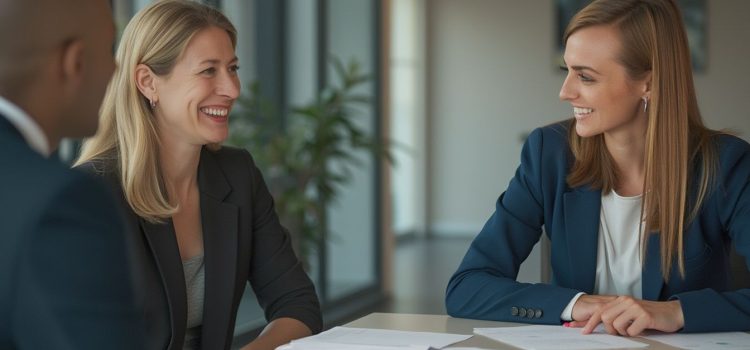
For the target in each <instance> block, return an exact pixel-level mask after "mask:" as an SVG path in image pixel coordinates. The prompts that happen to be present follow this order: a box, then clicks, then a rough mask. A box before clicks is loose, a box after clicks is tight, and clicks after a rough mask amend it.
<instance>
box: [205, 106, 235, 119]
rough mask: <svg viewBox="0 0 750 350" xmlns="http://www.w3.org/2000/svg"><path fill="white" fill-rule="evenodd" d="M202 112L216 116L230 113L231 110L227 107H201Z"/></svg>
mask: <svg viewBox="0 0 750 350" xmlns="http://www.w3.org/2000/svg"><path fill="white" fill-rule="evenodd" d="M201 112H203V113H206V114H208V115H212V116H215V117H223V116H225V115H227V113H229V110H228V109H225V108H201Z"/></svg>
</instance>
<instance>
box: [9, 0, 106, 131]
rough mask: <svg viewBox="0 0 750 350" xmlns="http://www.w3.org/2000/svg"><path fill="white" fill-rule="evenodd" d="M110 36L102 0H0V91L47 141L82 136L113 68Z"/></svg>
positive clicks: (96, 107)
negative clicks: (33, 122) (24, 113)
mask: <svg viewBox="0 0 750 350" xmlns="http://www.w3.org/2000/svg"><path fill="white" fill-rule="evenodd" d="M113 40H114V24H113V21H112V13H111V9H110V7H109V1H108V0H0V95H2V96H4V97H5V98H7V99H9V100H11V101H12V102H14V103H15V104H17V105H19V107H21V108H22V109H24V110H25V111H26V112H27V113H28V114H29V115H30V116H31V117H32V118H34V119H35V120H37V122H38V123H39V124H40V126H41V127H42V129H44V131H45V133H47V134H48V136H49V138H51V140H50V141H51V144H56V141H57V140H56V139H59V137H81V136H88V135H89V134H90V133H92V132H94V131H95V127H96V117H97V112H98V106H99V104H100V103H101V97H102V95H103V92H104V91H103V90H105V89H106V83H107V82H108V80H109V78H110V76H111V73H112V69H113V68H114V64H113V58H112V45H113ZM98 90H100V91H98ZM91 100H93V101H91ZM40 101H44V103H43V104H40V103H39V102H40ZM74 109H77V110H74ZM87 112H88V113H87ZM76 113H77V114H82V113H83V114H86V115H85V116H81V117H77V116H76V115H75V114H76ZM92 117H93V122H94V125H93V127H94V128H93V129H92V127H91V122H92ZM71 118H73V119H71ZM76 118H77V119H76ZM81 118H86V119H85V120H82V119H81ZM84 124H88V125H84ZM58 134H59V135H58ZM57 136H59V137H57Z"/></svg>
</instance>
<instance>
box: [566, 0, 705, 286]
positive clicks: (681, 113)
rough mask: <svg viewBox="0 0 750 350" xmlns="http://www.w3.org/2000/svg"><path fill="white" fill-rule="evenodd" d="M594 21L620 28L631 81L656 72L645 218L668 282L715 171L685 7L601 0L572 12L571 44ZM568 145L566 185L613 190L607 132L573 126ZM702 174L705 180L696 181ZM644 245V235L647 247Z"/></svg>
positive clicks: (667, 0)
mask: <svg viewBox="0 0 750 350" xmlns="http://www.w3.org/2000/svg"><path fill="white" fill-rule="evenodd" d="M596 25H612V26H614V27H615V28H617V29H618V30H619V33H620V38H621V39H622V52H620V55H619V58H618V59H619V61H620V63H621V64H622V65H623V66H624V67H625V68H626V69H627V72H628V75H629V76H630V77H631V78H633V79H638V78H642V77H643V76H644V75H645V74H647V73H648V72H651V99H650V100H649V102H648V126H647V131H646V147H645V153H646V154H645V183H644V192H643V197H642V209H641V210H642V218H643V220H644V221H645V232H647V233H656V232H659V235H660V245H661V251H660V253H661V267H662V275H663V276H664V279H665V280H669V275H670V271H671V270H672V267H673V265H672V264H673V262H674V261H675V259H676V260H677V264H678V268H679V272H680V276H681V277H683V278H684V276H685V263H684V260H685V256H684V255H685V254H684V249H683V241H684V238H683V234H684V231H685V228H686V227H687V225H688V224H689V222H690V221H692V219H693V218H695V216H696V215H697V214H698V212H699V210H700V207H701V204H702V203H703V200H704V199H705V198H706V196H707V195H708V193H709V190H710V188H711V183H712V179H713V178H714V176H715V173H716V171H717V170H716V169H717V162H718V160H717V151H716V147H715V145H714V144H713V143H712V142H711V140H712V139H713V136H714V135H716V134H718V132H717V131H714V130H710V129H708V128H706V127H705V126H704V125H703V121H702V119H701V115H700V111H699V110H698V102H697V99H696V97H695V88H694V86H693V74H692V66H691V64H690V50H689V48H688V41H687V36H686V34H685V29H684V24H683V22H682V15H681V13H680V9H679V8H678V6H677V5H676V4H675V1H674V0H597V1H594V2H592V3H591V4H590V5H588V6H587V7H585V8H584V9H583V10H581V11H580V12H579V13H578V14H576V15H575V17H573V19H572V20H571V22H570V24H569V25H568V28H567V29H566V31H565V36H564V40H565V42H567V40H568V38H569V37H570V35H571V34H573V33H575V32H576V31H578V30H580V29H582V28H586V27H590V26H596ZM573 123H575V121H573ZM569 143H570V147H571V149H572V152H573V155H574V157H575V160H574V163H573V166H572V169H571V172H570V174H569V175H568V178H567V182H568V184H569V185H570V186H572V187H577V186H583V185H589V186H591V187H593V188H598V189H601V190H602V192H603V193H609V191H612V190H613V188H614V186H615V184H616V183H617V181H618V174H617V173H616V172H615V167H614V161H613V160H612V156H611V155H610V154H609V152H608V151H607V148H606V146H605V144H604V137H603V135H597V136H594V137H589V138H582V137H580V136H578V134H576V132H575V125H574V124H573V125H571V128H570V131H569ZM696 172H697V173H699V174H700V177H699V180H698V181H697V182H692V177H691V175H692V174H694V173H696ZM694 186H697V188H696V187H694ZM696 190H697V192H696ZM689 201H690V202H689ZM646 242H648V240H647V239H645V237H644V242H643V243H644V245H643V247H644V248H643V249H644V251H645V249H646ZM644 256H645V255H644Z"/></svg>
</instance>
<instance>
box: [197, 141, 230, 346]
mask: <svg viewBox="0 0 750 350" xmlns="http://www.w3.org/2000/svg"><path fill="white" fill-rule="evenodd" d="M198 187H199V188H200V191H201V198H200V205H201V221H202V227H203V246H204V247H203V249H204V259H205V264H206V265H205V269H206V273H205V276H206V281H205V286H206V291H205V293H206V294H205V295H206V298H205V301H204V304H203V330H202V336H203V341H202V343H203V348H204V349H209V348H210V349H224V348H226V347H227V346H228V344H225V342H226V339H231V335H232V332H233V329H231V328H232V327H230V326H229V325H231V324H232V321H233V320H232V318H233V315H232V303H233V300H234V290H235V278H236V276H235V275H236V270H237V249H238V247H237V237H238V232H237V230H238V218H239V208H238V207H237V206H236V205H234V204H231V203H229V202H225V201H224V200H225V199H226V197H227V196H228V195H229V193H230V192H231V191H232V188H231V186H230V185H229V182H228V181H227V179H226V177H225V175H224V173H223V172H222V170H221V166H220V164H219V162H218V161H217V160H216V159H215V158H214V156H213V154H211V152H209V151H208V150H206V149H205V148H204V149H203V151H202V152H201V159H200V165H199V166H198Z"/></svg>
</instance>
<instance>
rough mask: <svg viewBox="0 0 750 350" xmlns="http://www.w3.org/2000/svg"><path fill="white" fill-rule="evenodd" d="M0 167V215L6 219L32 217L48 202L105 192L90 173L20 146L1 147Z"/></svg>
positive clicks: (72, 202) (93, 196) (96, 196)
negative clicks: (0, 193) (13, 147)
mask: <svg viewBox="0 0 750 350" xmlns="http://www.w3.org/2000/svg"><path fill="white" fill-rule="evenodd" d="M0 168H2V169H3V171H2V172H0V189H1V190H0V192H2V193H3V195H2V196H0V217H2V221H3V222H5V223H7V222H12V221H24V220H34V217H37V216H39V215H42V212H43V211H44V210H48V209H50V207H51V206H52V207H54V206H56V205H57V206H67V205H75V203H76V202H80V201H82V200H98V199H102V196H103V195H99V192H102V191H105V192H106V188H104V186H102V185H101V183H100V182H99V181H97V180H96V179H95V178H94V177H92V176H91V175H88V174H85V173H83V172H81V171H78V170H73V169H70V168H69V167H68V166H67V165H66V164H63V163H61V162H59V161H57V160H53V159H47V158H44V157H42V156H41V155H39V154H37V153H36V152H34V151H31V150H25V149H23V148H18V149H12V148H1V147H0ZM104 199H106V197H104Z"/></svg>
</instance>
